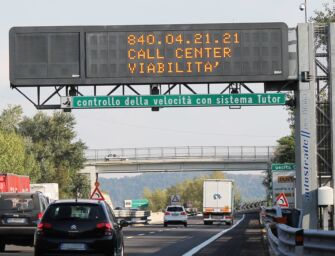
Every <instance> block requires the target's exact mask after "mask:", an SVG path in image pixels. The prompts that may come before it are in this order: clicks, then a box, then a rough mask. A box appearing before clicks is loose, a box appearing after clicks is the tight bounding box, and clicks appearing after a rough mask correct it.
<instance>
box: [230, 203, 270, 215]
mask: <svg viewBox="0 0 335 256" xmlns="http://www.w3.org/2000/svg"><path fill="white" fill-rule="evenodd" d="M266 204H267V201H265V200H262V201H253V202H246V203H241V205H240V206H239V207H238V208H237V209H236V211H237V212H239V213H246V212H249V211H250V212H254V211H255V210H259V208H260V207H261V206H265V205H266Z"/></svg>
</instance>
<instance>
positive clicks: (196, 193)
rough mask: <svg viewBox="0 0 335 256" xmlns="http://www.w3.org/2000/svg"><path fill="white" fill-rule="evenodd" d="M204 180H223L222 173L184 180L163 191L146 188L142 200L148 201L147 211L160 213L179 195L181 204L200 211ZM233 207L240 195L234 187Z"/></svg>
mask: <svg viewBox="0 0 335 256" xmlns="http://www.w3.org/2000/svg"><path fill="white" fill-rule="evenodd" d="M205 179H224V173H223V172H222V171H214V172H212V173H211V174H210V175H207V176H202V177H197V178H194V179H192V180H185V181H183V182H181V183H178V184H176V185H174V186H171V187H169V188H167V189H165V190H162V189H157V190H155V191H153V192H151V191H150V190H149V189H148V188H145V189H144V191H143V196H144V198H146V199H148V200H149V209H150V210H152V211H160V210H162V209H165V207H166V206H167V205H168V204H170V198H171V196H172V195H179V196H180V198H181V204H182V205H184V206H185V207H188V206H190V207H191V208H198V209H202V201H203V183H204V180H205ZM234 195H235V198H234V200H235V205H239V203H240V201H241V195H240V193H239V191H238V189H237V187H234Z"/></svg>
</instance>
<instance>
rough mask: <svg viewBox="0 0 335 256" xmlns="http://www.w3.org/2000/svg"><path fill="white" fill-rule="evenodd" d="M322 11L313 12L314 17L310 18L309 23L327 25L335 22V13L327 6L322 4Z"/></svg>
mask: <svg viewBox="0 0 335 256" xmlns="http://www.w3.org/2000/svg"><path fill="white" fill-rule="evenodd" d="M323 7H324V10H323V11H318V10H316V11H314V14H315V16H314V17H311V18H310V19H309V21H311V22H314V23H329V22H335V11H334V10H333V9H331V8H330V7H329V4H326V3H325V4H323Z"/></svg>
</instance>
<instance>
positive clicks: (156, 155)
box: [86, 146, 275, 161]
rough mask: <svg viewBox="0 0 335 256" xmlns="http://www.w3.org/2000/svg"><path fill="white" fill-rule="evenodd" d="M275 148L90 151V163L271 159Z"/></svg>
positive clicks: (176, 148) (187, 147)
mask: <svg viewBox="0 0 335 256" xmlns="http://www.w3.org/2000/svg"><path fill="white" fill-rule="evenodd" d="M274 150H275V147H274V146H185V147H142V148H114V149H88V150H86V159H87V160H89V161H101V160H105V158H106V157H107V156H108V155H111V156H115V159H132V160H136V159H139V160H140V159H141V160H143V159H178V158H190V159H191V158H225V159H269V160H270V159H271V158H272V157H273V155H274Z"/></svg>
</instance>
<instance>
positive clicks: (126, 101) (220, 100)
mask: <svg viewBox="0 0 335 256" xmlns="http://www.w3.org/2000/svg"><path fill="white" fill-rule="evenodd" d="M285 96H286V95H285V94H284V93H248V94H189V95H131V96H75V97H61V107H62V108H77V109H90V108H151V107H221V106H261V105H284V104H285Z"/></svg>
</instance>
